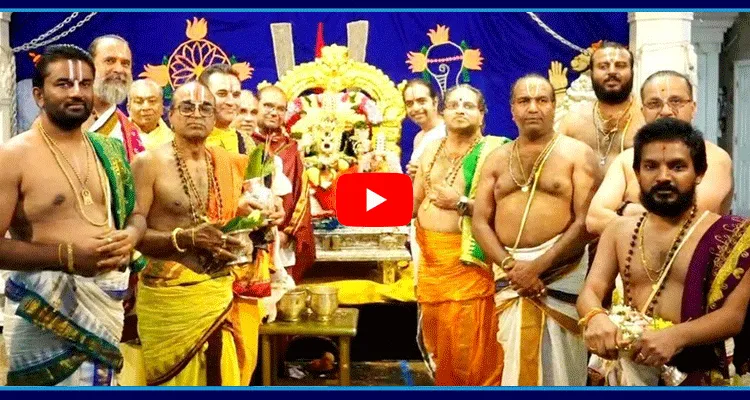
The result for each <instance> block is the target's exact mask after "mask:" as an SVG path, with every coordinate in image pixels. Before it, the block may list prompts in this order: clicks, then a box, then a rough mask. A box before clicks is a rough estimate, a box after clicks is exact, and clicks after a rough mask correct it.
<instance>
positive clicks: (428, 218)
mask: <svg viewBox="0 0 750 400" xmlns="http://www.w3.org/2000/svg"><path fill="white" fill-rule="evenodd" d="M486 113H487V106H486V103H485V101H484V96H483V95H482V93H481V92H480V91H479V90H477V89H476V88H474V87H472V86H469V85H458V86H455V87H453V88H451V89H450V90H448V91H447V92H446V94H445V112H444V114H445V124H446V130H447V136H446V137H444V138H442V139H440V140H437V141H434V142H432V143H430V144H428V145H427V148H426V149H425V152H424V154H423V155H422V157H421V158H420V161H419V162H420V165H419V167H418V168H417V175H416V178H415V179H414V216H416V218H417V221H416V223H415V224H416V236H417V242H418V244H419V247H420V249H421V256H420V260H419V272H418V275H419V282H418V284H417V293H416V294H417V302H418V304H419V326H418V329H419V334H418V341H419V343H418V344H419V345H420V350H421V351H422V355H423V357H424V359H425V362H426V363H427V365H428V367H429V368H430V372H432V374H433V376H434V378H435V384H436V385H451V386H453V385H461V386H463V385H467V386H478V385H482V386H495V385H498V384H500V375H501V374H502V350H501V349H500V346H499V345H498V343H497V341H496V340H495V334H496V332H497V319H496V318H495V312H494V304H493V299H492V296H493V294H494V292H495V288H494V284H493V281H492V273H491V272H490V271H489V267H488V266H487V265H486V264H485V262H484V255H483V254H482V253H481V250H479V246H478V245H477V243H476V242H475V241H474V238H473V237H472V235H471V216H472V214H473V211H474V194H475V193H476V189H477V183H478V181H479V180H478V174H477V172H478V171H479V168H480V167H481V165H482V164H483V163H484V161H485V159H487V155H488V154H490V153H491V152H492V150H494V149H496V148H497V147H499V146H500V145H501V144H502V143H505V142H506V141H507V139H505V138H500V137H491V136H486V137H485V136H483V135H482V126H483V125H484V117H485V115H486ZM478 250H479V251H478Z"/></svg>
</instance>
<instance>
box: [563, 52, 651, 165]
mask: <svg viewBox="0 0 750 400" xmlns="http://www.w3.org/2000/svg"><path fill="white" fill-rule="evenodd" d="M590 60H591V61H590V65H589V69H590V70H591V84H592V85H593V87H594V93H595V94H596V98H597V101H596V102H594V104H593V106H589V104H590V103H583V104H584V105H583V106H582V108H581V109H579V110H571V111H570V112H569V113H568V114H567V115H566V116H565V117H563V120H562V121H561V122H560V127H559V130H560V133H562V134H564V135H568V136H570V137H573V138H576V139H578V140H580V141H582V142H584V143H586V144H587V145H589V146H590V147H591V148H592V149H594V151H596V152H597V156H598V158H599V166H600V168H601V170H602V172H604V171H606V170H607V169H608V168H609V165H610V163H611V162H612V160H613V159H614V158H615V157H616V156H617V155H618V154H620V153H621V152H622V151H623V150H625V149H627V148H630V147H632V146H633V135H635V132H636V131H637V130H638V128H640V127H641V126H643V124H644V122H643V118H642V116H641V115H640V114H639V113H638V112H637V108H638V105H637V104H635V102H636V100H635V98H634V96H632V95H631V91H632V90H633V53H631V52H630V51H629V50H628V49H627V48H625V47H624V46H623V45H621V44H619V43H615V42H603V43H602V45H601V47H599V48H598V49H597V50H596V51H594V54H592V55H591V59H590Z"/></svg>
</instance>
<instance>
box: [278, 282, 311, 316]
mask: <svg viewBox="0 0 750 400" xmlns="http://www.w3.org/2000/svg"><path fill="white" fill-rule="evenodd" d="M276 309H277V310H278V312H279V319H280V320H282V321H288V322H294V321H298V320H299V319H300V316H301V315H302V313H303V312H305V311H306V310H307V290H305V289H303V288H296V289H292V290H290V291H288V292H286V293H285V294H284V295H283V296H282V297H281V300H279V302H278V304H277V305H276Z"/></svg>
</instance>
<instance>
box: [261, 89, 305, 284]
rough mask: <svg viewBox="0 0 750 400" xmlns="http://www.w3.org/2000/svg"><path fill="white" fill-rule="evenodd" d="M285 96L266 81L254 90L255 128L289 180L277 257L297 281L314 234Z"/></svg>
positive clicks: (303, 176)
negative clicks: (288, 124) (287, 124)
mask: <svg viewBox="0 0 750 400" xmlns="http://www.w3.org/2000/svg"><path fill="white" fill-rule="evenodd" d="M287 101H288V100H287V97H286V94H285V93H284V91H283V90H281V88H279V87H277V86H273V85H269V86H266V87H263V88H261V89H260V90H258V105H259V109H258V119H257V124H258V130H257V131H256V132H255V133H253V140H255V143H256V144H261V143H262V144H263V145H264V146H265V149H266V150H267V151H268V152H269V154H271V155H272V156H278V157H279V158H281V161H282V169H283V173H284V176H286V177H287V178H288V179H289V181H290V182H291V183H292V191H291V193H289V194H287V195H284V196H282V201H283V206H284V212H285V213H286V217H285V218H284V222H283V223H282V224H281V225H279V252H278V254H279V258H280V263H281V265H277V267H291V270H289V273H290V275H292V278H294V281H295V282H300V281H301V280H302V276H303V274H304V273H305V271H306V270H307V269H308V268H310V266H312V264H313V262H315V238H314V237H313V227H312V217H311V215H310V192H309V186H308V182H307V176H306V175H305V165H304V163H303V161H302V156H301V155H300V151H299V147H298V146H297V141H296V140H294V139H292V137H291V136H289V133H287V132H286V131H285V127H284V122H285V121H284V116H285V114H286V109H287Z"/></svg>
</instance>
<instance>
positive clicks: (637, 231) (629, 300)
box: [622, 205, 696, 317]
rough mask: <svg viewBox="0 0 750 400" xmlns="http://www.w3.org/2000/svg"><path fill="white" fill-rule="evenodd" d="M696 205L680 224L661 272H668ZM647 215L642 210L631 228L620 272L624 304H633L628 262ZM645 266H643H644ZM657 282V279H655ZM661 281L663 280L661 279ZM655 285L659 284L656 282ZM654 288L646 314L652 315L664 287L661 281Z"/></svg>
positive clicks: (691, 220)
mask: <svg viewBox="0 0 750 400" xmlns="http://www.w3.org/2000/svg"><path fill="white" fill-rule="evenodd" d="M695 212H696V207H695V205H693V208H692V209H691V210H690V216H688V218H687V219H686V220H685V223H683V224H682V227H681V228H680V232H679V233H678V234H677V236H676V237H675V239H674V241H673V242H672V247H671V248H670V249H669V253H668V254H667V258H666V259H665V260H664V264H663V266H662V269H661V274H664V273H669V270H667V268H666V267H667V265H669V264H670V263H671V262H672V260H673V259H674V258H675V257H676V256H677V254H676V253H677V249H678V248H679V247H680V245H681V244H682V241H683V240H684V239H685V234H686V233H687V230H688V228H689V227H690V226H691V225H692V223H693V218H694V217H695ZM647 216H648V212H644V213H643V215H641V218H639V219H638V222H637V223H636V224H635V229H634V230H633V235H632V236H631V240H630V249H629V250H628V256H627V257H626V258H625V269H624V271H623V274H622V283H623V285H624V287H625V304H626V305H629V306H631V307H632V306H633V294H632V287H631V285H630V263H631V262H632V261H633V255H634V254H635V247H636V244H637V242H638V236H639V235H641V234H643V232H642V231H641V230H642V229H643V226H644V221H645V220H646V217H647ZM640 251H641V252H642V251H643V247H641V248H640ZM644 268H645V266H644ZM659 278H660V280H661V275H659ZM657 282H658V281H657ZM662 282H663V281H662ZM656 285H659V284H658V283H657V284H656ZM655 289H656V295H655V296H654V297H653V299H651V302H650V303H649V304H648V308H647V309H646V315H649V316H652V317H653V316H654V309H655V308H656V305H657V303H658V302H659V296H660V295H661V292H662V289H664V285H663V283H662V284H661V285H659V287H658V288H655Z"/></svg>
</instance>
